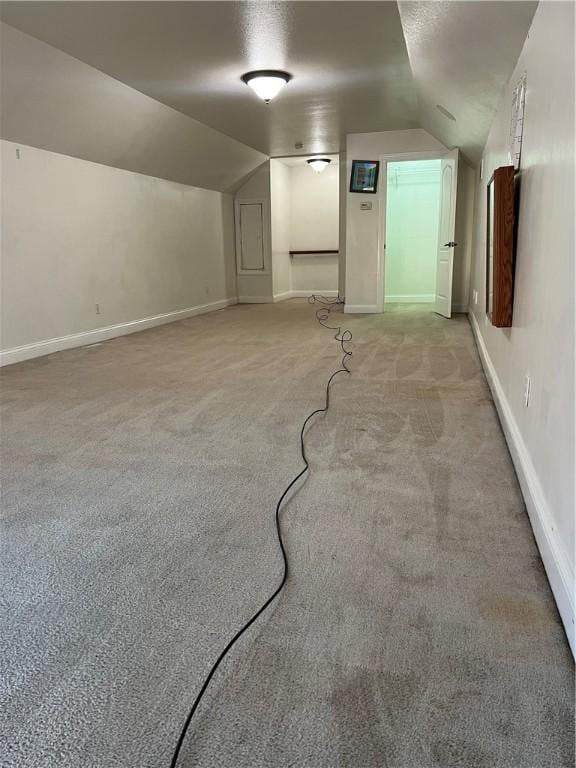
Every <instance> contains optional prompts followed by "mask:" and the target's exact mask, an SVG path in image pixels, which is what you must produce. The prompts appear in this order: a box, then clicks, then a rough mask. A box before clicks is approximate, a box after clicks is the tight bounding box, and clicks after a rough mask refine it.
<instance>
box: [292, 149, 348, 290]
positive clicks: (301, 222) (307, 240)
mask: <svg viewBox="0 0 576 768" xmlns="http://www.w3.org/2000/svg"><path fill="white" fill-rule="evenodd" d="M338 198H339V186H338V163H337V162H336V161H333V162H332V163H331V164H330V165H329V166H328V167H327V168H325V170H324V171H322V173H315V172H314V171H313V170H312V169H311V168H309V167H308V166H307V165H305V164H302V165H294V166H292V167H290V199H291V204H290V250H293V251H302V250H305V249H306V248H309V249H311V250H314V251H316V250H335V251H338V237H339V232H338V229H339V214H338V208H339V199H338ZM292 288H293V289H294V290H295V291H302V292H304V291H317V292H321V291H337V290H338V254H334V255H325V254H322V255H316V256H312V255H304V256H294V257H293V259H292Z"/></svg>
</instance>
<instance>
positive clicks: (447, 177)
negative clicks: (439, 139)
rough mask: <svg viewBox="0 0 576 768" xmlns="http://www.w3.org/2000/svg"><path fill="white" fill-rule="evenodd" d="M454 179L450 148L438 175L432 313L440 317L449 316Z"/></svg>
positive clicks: (455, 156) (453, 155)
mask: <svg viewBox="0 0 576 768" xmlns="http://www.w3.org/2000/svg"><path fill="white" fill-rule="evenodd" d="M457 177H458V150H457V149H453V150H452V152H449V153H448V154H447V155H445V156H444V157H443V158H442V168H441V175H440V223H439V226H438V254H437V258H436V306H435V311H436V312H438V314H439V315H443V316H444V317H451V316H452V273H453V271H454V248H455V247H456V246H457V245H458V243H455V242H454V237H455V233H456V187H457Z"/></svg>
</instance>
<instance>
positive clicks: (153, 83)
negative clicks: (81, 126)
mask: <svg viewBox="0 0 576 768" xmlns="http://www.w3.org/2000/svg"><path fill="white" fill-rule="evenodd" d="M399 6H400V10H399ZM535 7H536V3H534V2H522V1H518V2H498V1H495V2H474V1H471V0H469V1H466V0H463V1H462V2H417V3H412V2H401V3H400V4H397V3H396V2H359V1H355V2H329V1H328V2H265V3H262V2H10V3H4V4H3V5H2V8H1V11H0V15H1V17H2V19H3V20H4V21H5V22H6V23H8V24H10V25H12V26H14V27H16V28H18V29H20V30H22V31H24V32H26V33H28V34H30V35H32V36H34V37H37V38H39V39H41V40H43V41H45V42H47V43H49V44H50V45H52V46H54V47H56V48H59V49H61V50H62V51H65V52H66V53H68V54H70V55H72V56H74V57H76V58H78V59H80V60H81V61H83V62H86V63H87V64H90V65H92V66H93V67H95V68H97V69H99V70H101V71H102V72H105V73H107V74H109V75H111V76H113V77H114V78H116V79H118V80H120V81H122V82H124V83H126V84H128V85H130V86H132V87H133V88H135V89H137V90H139V91H141V92H143V93H145V94H147V95H148V96H151V97H152V98H154V99H156V100H158V101H160V102H162V103H164V104H166V105H169V106H171V107H173V108H175V109H176V110H178V111H180V112H182V113H184V114H186V115H188V116H190V117H193V118H194V119H196V120H199V121H201V122H202V123H204V124H206V125H208V126H211V127H212V128H215V129H217V130H218V131H221V132H222V133H224V134H227V135H229V136H231V137H233V138H235V139H237V140H239V141H241V142H243V143H244V144H247V145H248V146H250V147H253V148H255V149H258V150H260V151H261V152H264V153H266V154H268V155H272V156H280V155H290V154H302V152H309V153H311V154H314V153H319V152H338V151H339V150H340V149H343V147H344V137H345V135H346V134H348V133H363V132H370V131H382V130H397V129H406V128H415V127H421V126H422V127H424V128H426V129H427V130H428V131H430V132H431V133H432V134H433V135H434V136H436V138H438V139H439V140H440V141H442V142H443V143H444V144H446V145H447V146H454V145H458V146H460V147H461V148H462V149H463V150H464V152H465V154H468V156H469V157H470V159H476V158H477V157H478V154H479V148H481V146H482V144H483V142H484V139H485V137H486V135H487V131H488V127H489V123H490V118H491V115H492V114H493V110H494V108H495V106H496V103H497V100H498V97H499V95H500V92H501V89H502V86H503V84H504V83H505V82H506V80H507V78H508V77H509V75H510V73H511V71H512V68H513V66H514V64H515V62H516V59H517V57H518V54H519V52H520V50H521V47H522V43H523V41H524V39H525V37H526V33H527V31H528V28H529V24H530V21H531V18H532V15H533V13H534V9H535ZM401 17H402V21H401ZM402 24H404V29H403V27H402ZM258 68H279V69H286V70H288V71H289V72H291V73H292V74H293V75H294V79H293V81H292V82H291V83H289V85H288V86H287V87H286V88H285V89H284V90H283V91H282V92H281V94H280V95H279V96H278V97H277V99H276V100H275V101H274V102H272V103H271V104H269V105H266V104H264V103H263V102H261V101H259V100H258V99H257V97H256V96H255V95H254V93H253V92H252V91H251V90H250V89H249V88H247V87H246V86H245V85H244V84H243V83H242V82H241V81H240V75H242V73H244V72H246V71H247V70H251V69H258ZM437 103H440V104H442V105H443V106H444V107H445V108H446V109H448V110H449V111H450V112H452V113H453V114H454V116H455V117H456V121H455V122H454V121H452V120H449V119H448V118H446V117H444V116H443V115H441V114H440V112H439V111H438V110H437V109H436V104H437ZM297 142H302V143H303V145H304V146H303V148H296V147H295V146H294V145H295V144H296V143H297Z"/></svg>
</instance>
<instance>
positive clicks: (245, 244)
mask: <svg viewBox="0 0 576 768" xmlns="http://www.w3.org/2000/svg"><path fill="white" fill-rule="evenodd" d="M238 218H239V222H238V223H239V227H240V237H239V240H240V264H239V267H240V270H241V271H243V272H244V271H246V272H263V271H264V243H263V232H264V228H263V222H262V204H261V203H240V206H239V216H238Z"/></svg>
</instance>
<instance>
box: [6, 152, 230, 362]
mask: <svg viewBox="0 0 576 768" xmlns="http://www.w3.org/2000/svg"><path fill="white" fill-rule="evenodd" d="M0 148H1V152H2V157H1V159H2V164H1V174H2V175H1V188H2V338H1V348H2V350H3V353H2V358H3V361H4V362H16V361H18V360H19V359H25V358H26V357H31V356H35V355H37V354H45V353H47V352H51V351H55V350H56V349H61V348H66V347H69V346H78V345H80V344H83V343H90V342H91V341H94V340H98V339H101V338H110V337H112V336H115V335H118V334H119V333H124V332H129V331H131V330H139V329H140V328H142V327H146V326H147V323H144V324H138V323H136V324H133V325H128V326H127V325H125V324H130V323H134V321H140V320H142V319H146V318H152V317H156V316H158V315H168V317H163V318H159V319H157V320H156V321H154V322H153V323H151V324H154V323H155V322H160V321H167V320H169V319H177V318H180V317H183V316H185V315H186V314H194V313H196V312H197V311H201V310H202V308H206V306H205V305H208V307H207V308H217V307H219V306H225V305H226V304H227V303H231V302H234V301H235V294H236V290H235V274H234V229H233V226H234V225H233V208H232V198H231V196H229V195H226V194H222V193H220V192H215V191H208V190H203V189H197V188H194V187H190V186H185V185H183V184H178V183H175V182H171V181H166V180H162V179H157V178H153V177H150V176H144V175H142V174H138V173H131V172H129V171H124V170H119V169H116V168H110V167H108V166H106V165H99V164H96V163H92V162H88V161H85V160H79V159H77V158H72V157H68V156H66V155H60V154H56V153H54V152H48V151H45V150H41V149H35V148H32V147H28V146H25V145H21V144H15V143H12V142H6V141H2V142H1V145H0ZM17 150H18V152H17ZM17 154H19V158H18V156H17ZM96 304H99V309H100V314H97V313H96ZM199 308H200V309H199ZM119 325H121V326H122V327H117V326H119ZM110 326H116V328H112V329H110V328H109V327H110ZM102 328H108V329H109V330H108V331H106V332H102V333H99V332H97V333H91V332H94V331H97V329H102ZM70 335H75V336H74V338H72V339H70V338H67V339H62V337H69V336H70ZM76 335H78V336H76ZM54 339H60V341H51V340H54ZM29 345H31V346H29ZM22 347H26V348H25V349H22ZM10 350H11V351H10Z"/></svg>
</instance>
